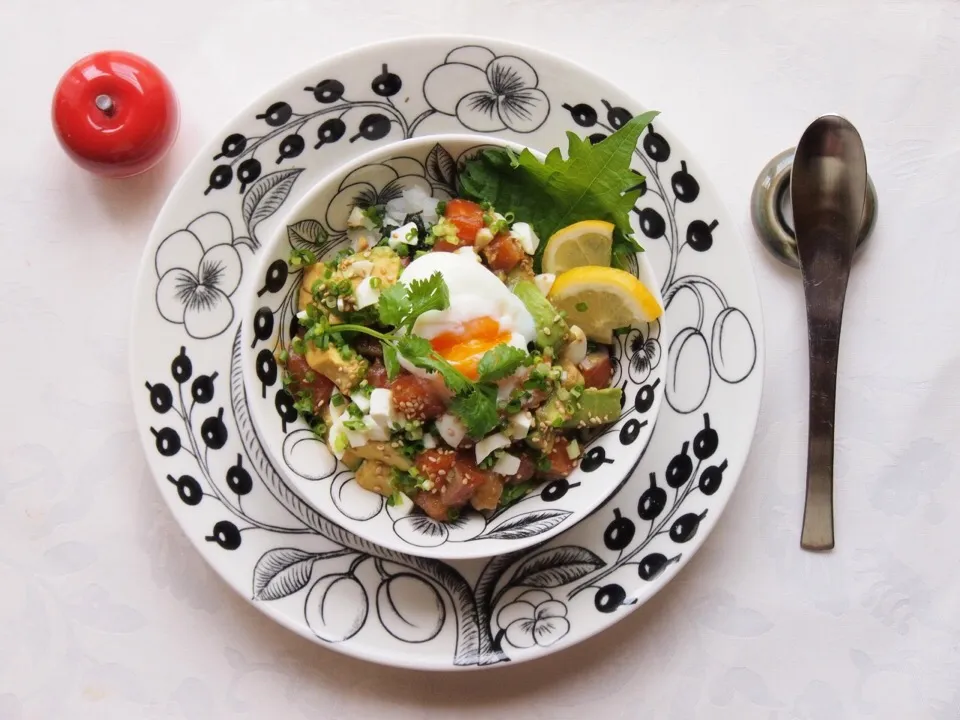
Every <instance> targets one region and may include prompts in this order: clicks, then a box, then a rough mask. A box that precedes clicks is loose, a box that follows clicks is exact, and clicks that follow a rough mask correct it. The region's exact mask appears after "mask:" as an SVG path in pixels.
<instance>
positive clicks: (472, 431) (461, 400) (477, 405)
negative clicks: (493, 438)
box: [450, 384, 500, 438]
mask: <svg viewBox="0 0 960 720" xmlns="http://www.w3.org/2000/svg"><path fill="white" fill-rule="evenodd" d="M450 411H451V412H452V413H453V414H454V415H456V416H457V417H458V418H460V420H462V421H463V424H464V426H465V427H466V428H467V433H468V434H469V435H470V436H471V437H476V438H480V437H483V436H484V435H486V434H487V433H488V432H490V431H491V430H493V429H494V428H495V427H496V426H497V423H498V422H500V417H499V416H498V415H497V388H496V386H495V385H488V384H481V385H475V386H474V387H473V389H472V390H471V391H470V392H467V393H465V394H463V395H458V396H457V397H455V398H454V399H453V400H452V401H451V402H450Z"/></svg>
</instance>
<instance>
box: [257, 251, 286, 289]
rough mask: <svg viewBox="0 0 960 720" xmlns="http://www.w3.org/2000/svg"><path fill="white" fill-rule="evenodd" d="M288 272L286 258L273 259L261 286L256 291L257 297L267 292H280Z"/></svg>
mask: <svg viewBox="0 0 960 720" xmlns="http://www.w3.org/2000/svg"><path fill="white" fill-rule="evenodd" d="M288 273H289V269H288V268H287V261H286V260H274V261H273V262H272V263H270V267H268V268H267V276H266V277H265V278H264V281H263V287H262V288H260V289H259V290H258V291H257V297H263V295H264V293H268V292H270V293H278V292H280V291H281V290H282V289H283V286H284V285H285V284H286V282H287V275H288Z"/></svg>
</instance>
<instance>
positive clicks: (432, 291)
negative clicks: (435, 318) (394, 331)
mask: <svg viewBox="0 0 960 720" xmlns="http://www.w3.org/2000/svg"><path fill="white" fill-rule="evenodd" d="M397 284H398V285H399V283H397ZM409 296H410V311H409V313H408V314H407V317H406V318H405V319H404V322H403V324H404V326H406V328H407V329H408V330H409V329H410V328H412V327H413V324H414V323H415V322H416V321H417V318H418V317H420V316H421V315H423V314H424V313H425V312H427V311H429V310H446V309H447V308H448V307H450V291H449V290H448V289H447V283H446V282H444V280H443V275H441V274H440V273H439V272H435V273H433V274H432V275H431V276H430V277H428V278H427V279H426V280H414V281H413V282H411V283H410V292H409Z"/></svg>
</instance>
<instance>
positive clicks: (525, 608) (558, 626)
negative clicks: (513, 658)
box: [497, 590, 570, 648]
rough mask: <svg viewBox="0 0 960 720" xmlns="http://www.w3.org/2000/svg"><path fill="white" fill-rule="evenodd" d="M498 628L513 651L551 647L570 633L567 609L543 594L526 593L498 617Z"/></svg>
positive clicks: (541, 592) (545, 593) (538, 591)
mask: <svg viewBox="0 0 960 720" xmlns="http://www.w3.org/2000/svg"><path fill="white" fill-rule="evenodd" d="M497 625H498V626H499V627H500V628H501V629H502V630H504V632H505V635H504V637H505V638H506V640H507V642H508V643H510V644H511V645H513V646H514V647H515V648H532V647H533V646H534V645H539V646H540V647H544V648H545V647H550V646H551V645H553V644H554V643H555V642H557V641H558V640H560V639H561V638H562V637H563V636H564V635H566V634H567V633H568V632H570V621H569V620H567V606H566V605H564V604H563V603H562V602H560V601H559V600H554V599H553V596H552V595H551V594H550V593H548V592H545V591H543V590H527V591H526V592H525V593H523V594H522V595H521V596H520V597H518V598H517V599H516V600H514V601H513V602H512V603H510V604H509V605H504V606H503V608H502V609H501V610H500V612H499V613H497Z"/></svg>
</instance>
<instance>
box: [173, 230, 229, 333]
mask: <svg viewBox="0 0 960 720" xmlns="http://www.w3.org/2000/svg"><path fill="white" fill-rule="evenodd" d="M155 264H156V270H157V277H158V278H159V280H160V281H159V283H157V296H156V299H157V310H159V311H160V314H161V315H162V316H163V317H164V319H165V320H167V321H169V322H172V323H175V324H177V325H183V326H184V328H185V329H186V331H187V334H188V335H189V336H190V337H192V338H196V339H197V340H205V339H207V338H212V337H215V336H217V335H219V334H220V333H222V332H223V331H224V330H226V329H227V328H228V327H230V323H232V322H233V304H232V303H231V302H230V296H231V295H233V293H234V292H236V289H237V288H238V287H239V286H240V278H241V277H242V275H243V263H242V262H241V260H240V254H239V253H238V252H237V249H236V248H235V247H234V245H233V226H232V225H231V224H230V220H229V219H228V218H227V216H226V215H224V214H223V213H219V212H209V213H206V214H204V215H201V216H200V217H198V218H197V219H196V220H194V221H193V222H191V223H190V224H189V225H187V227H186V228H184V229H183V230H177V231H176V232H175V233H172V234H171V235H168V236H167V237H166V238H165V239H164V240H163V242H161V243H160V247H158V248H157V254H156V258H155Z"/></svg>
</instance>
